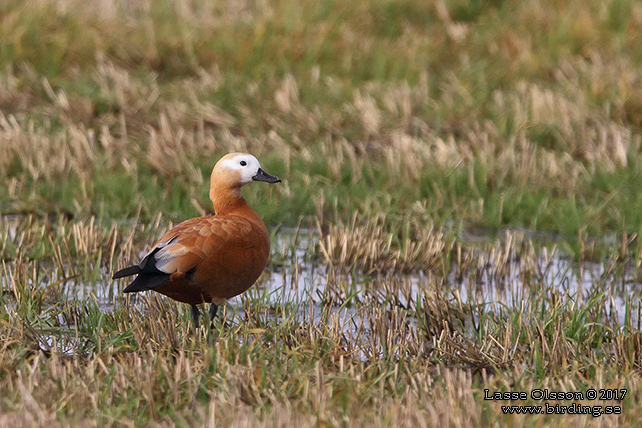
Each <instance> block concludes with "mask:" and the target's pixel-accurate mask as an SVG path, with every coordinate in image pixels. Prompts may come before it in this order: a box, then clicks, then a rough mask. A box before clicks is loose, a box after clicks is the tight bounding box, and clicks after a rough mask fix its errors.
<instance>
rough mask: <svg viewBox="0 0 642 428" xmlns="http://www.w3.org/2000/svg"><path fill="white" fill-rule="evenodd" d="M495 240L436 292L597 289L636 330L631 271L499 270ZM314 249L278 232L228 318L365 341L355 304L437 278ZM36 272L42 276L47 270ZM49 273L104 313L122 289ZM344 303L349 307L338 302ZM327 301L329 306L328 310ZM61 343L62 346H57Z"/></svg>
mask: <svg viewBox="0 0 642 428" xmlns="http://www.w3.org/2000/svg"><path fill="white" fill-rule="evenodd" d="M498 242H499V238H498V237H493V238H492V240H486V241H483V240H481V239H480V238H479V237H475V239H474V240H472V241H471V242H467V243H466V245H470V246H473V247H475V248H476V250H475V256H474V259H475V260H474V263H476V264H475V266H476V267H475V268H468V271H465V272H462V271H459V270H458V268H457V266H453V268H452V269H451V272H450V273H449V275H448V276H447V277H446V279H445V280H441V279H440V281H441V282H442V284H443V290H442V292H443V293H444V294H445V295H446V296H457V297H458V298H459V299H460V300H461V301H462V302H463V303H464V304H467V303H470V304H476V305H483V308H484V310H487V311H501V310H502V308H505V307H506V306H508V307H511V308H519V307H520V306H521V305H522V304H523V303H524V304H528V301H529V298H530V296H532V295H533V292H534V291H539V292H544V293H549V294H548V295H550V294H551V293H557V297H559V298H561V299H569V300H570V301H574V302H578V303H579V302H581V301H582V300H584V299H587V298H588V297H589V296H590V295H592V294H593V293H594V292H595V291H596V290H598V291H602V292H604V293H605V297H606V298H607V299H608V301H609V304H607V305H605V309H606V311H607V315H608V316H609V317H613V318H615V319H617V320H618V321H619V323H620V325H624V324H625V312H626V311H625V308H626V305H627V302H629V304H630V305H631V306H632V310H631V316H632V320H631V321H632V325H633V326H634V327H638V324H639V323H640V321H641V320H640V310H639V306H640V300H641V298H642V285H641V284H639V283H637V282H635V280H634V278H633V277H632V276H631V273H630V272H629V273H625V274H624V275H619V279H615V278H616V277H615V276H614V275H612V274H610V273H609V272H607V271H606V270H605V264H603V263H587V262H583V263H578V262H574V261H572V260H570V259H568V258H566V257H564V256H563V255H561V254H559V253H557V254H554V255H553V256H551V255H550V254H547V252H546V251H545V250H543V251H541V252H540V253H538V254H537V255H535V256H530V257H521V256H520V255H518V254H512V253H510V252H509V253H508V254H507V255H506V261H505V262H504V263H503V264H502V266H501V268H498V267H497V266H495V265H493V263H492V260H496V257H497V254H493V251H494V250H493V249H494V248H495V246H496V245H495V244H496V243H498ZM317 244H318V236H317V234H316V233H315V232H314V231H312V230H299V231H298V232H297V231H295V230H288V229H282V230H280V231H279V233H278V234H277V235H276V236H275V237H274V238H273V241H272V261H271V263H270V270H269V271H266V272H265V273H264V274H263V276H262V277H261V279H260V280H259V282H258V283H257V285H255V286H254V287H252V288H251V289H250V290H248V292H246V293H245V295H243V296H239V297H236V298H233V299H231V300H230V301H229V302H228V305H229V306H230V309H232V311H228V312H232V313H236V314H237V316H239V317H243V316H244V315H245V313H244V310H243V302H244V299H250V301H251V302H252V301H253V302H258V303H259V304H260V305H262V306H263V307H268V308H269V307H272V308H274V307H279V306H283V305H291V306H292V307H299V308H300V310H299V311H295V312H296V313H295V314H294V316H295V317H297V319H300V320H301V322H306V321H307V322H312V323H319V322H324V320H325V319H326V318H325V317H326V316H327V315H328V313H327V311H328V309H329V311H330V316H329V318H328V319H329V320H330V321H329V322H338V323H339V325H341V326H342V327H341V328H342V329H344V330H345V332H346V333H347V334H348V337H352V338H356V337H359V336H360V335H363V334H364V332H366V335H367V331H368V329H369V325H368V323H369V321H368V317H365V316H360V314H359V313H358V311H359V310H360V309H359V308H360V305H359V304H357V303H364V302H375V303H376V302H379V303H382V304H381V305H380V307H381V310H388V311H390V310H391V309H394V308H395V307H398V308H404V307H409V306H412V305H413V304H414V302H417V301H418V300H420V299H422V298H424V296H429V295H430V293H428V292H429V291H430V290H431V287H432V290H433V291H434V287H435V281H436V277H435V276H434V275H433V273H431V272H416V273H412V274H403V275H402V274H399V275H395V276H387V277H386V276H382V277H372V276H364V275H358V274H349V275H348V274H340V273H337V272H335V271H332V270H331V269H328V268H327V267H326V266H325V264H324V263H323V259H322V258H321V257H320V256H317V255H318V254H319V251H318V248H317V246H318V245H317ZM498 248H501V245H500V246H499V247H498ZM607 266H608V264H607ZM1 268H2V265H0V269H1ZM41 268H42V269H44V270H46V267H45V268H43V267H42V266H41ZM9 269H11V263H10V262H8V263H6V264H5V272H4V274H3V275H0V285H1V286H2V289H3V290H4V291H5V292H6V291H7V290H11V286H10V284H9V283H8V281H9V279H8V278H9V276H8V275H7V272H6V271H8V270H9ZM50 269H51V272H52V273H51V275H50V276H49V277H45V276H42V275H41V284H43V286H47V285H51V284H54V286H55V287H57V288H58V293H59V296H61V298H63V299H66V300H67V301H70V302H71V301H76V302H78V301H79V302H83V301H87V300H89V301H94V302H96V303H97V304H98V305H99V307H100V308H101V309H102V310H104V311H112V310H114V308H115V307H117V306H118V305H120V304H122V303H121V302H122V299H123V296H122V290H121V288H122V286H123V284H122V282H117V281H112V280H111V279H108V278H110V276H111V272H107V268H102V269H101V272H100V275H99V278H98V280H96V281H86V280H83V279H81V278H73V279H68V280H64V281H63V280H62V278H58V277H56V273H55V272H56V270H57V267H56V266H54V265H51V266H50ZM346 299H350V300H351V302H348V303H349V304H344V303H345V301H346ZM9 300H11V299H5V304H6V305H9V303H8V301H9ZM328 302H332V303H331V305H330V307H329V306H328ZM361 308H362V306H361ZM324 309H325V312H324ZM9 310H11V309H9ZM333 320H334V321H333ZM405 322H406V323H407V325H408V326H410V328H411V329H414V326H415V325H416V320H414V319H412V318H409V317H408V318H405ZM62 325H64V324H62ZM63 336H64V337H65V339H64V341H63ZM67 336H68V335H67V334H63V332H59V334H49V333H44V334H43V340H44V344H45V345H47V346H52V345H53V344H54V343H59V345H58V349H61V350H62V351H64V352H71V351H70V350H73V348H74V347H73V338H69V337H67ZM355 340H357V339H355ZM364 340H367V338H366V339H364ZM56 341H58V342H56ZM61 342H64V344H63V345H62V348H61V345H60V343H61ZM70 343H71V344H70Z"/></svg>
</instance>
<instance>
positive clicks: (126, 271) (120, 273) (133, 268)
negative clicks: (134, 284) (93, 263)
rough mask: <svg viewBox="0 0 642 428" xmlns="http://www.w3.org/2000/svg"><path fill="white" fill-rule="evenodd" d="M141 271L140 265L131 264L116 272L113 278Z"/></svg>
mask: <svg viewBox="0 0 642 428" xmlns="http://www.w3.org/2000/svg"><path fill="white" fill-rule="evenodd" d="M140 271H141V268H140V266H138V265H134V266H129V267H126V268H125V269H121V270H119V271H118V272H116V273H115V274H114V275H113V276H112V277H111V279H118V278H124V277H126V276H132V275H136V274H137V273H140Z"/></svg>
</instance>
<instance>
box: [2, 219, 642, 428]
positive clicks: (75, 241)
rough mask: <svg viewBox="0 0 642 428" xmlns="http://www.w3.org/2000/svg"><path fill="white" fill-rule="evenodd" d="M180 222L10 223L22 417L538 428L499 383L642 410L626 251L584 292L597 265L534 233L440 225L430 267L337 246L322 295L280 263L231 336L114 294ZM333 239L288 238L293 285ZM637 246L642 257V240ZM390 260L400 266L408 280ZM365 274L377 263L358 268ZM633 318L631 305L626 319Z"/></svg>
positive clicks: (633, 414)
mask: <svg viewBox="0 0 642 428" xmlns="http://www.w3.org/2000/svg"><path fill="white" fill-rule="evenodd" d="M385 224H386V223H385V222H383V220H381V219H379V220H374V223H372V224H367V223H364V224H363V225H362V226H356V225H354V224H353V226H351V227H352V229H351V230H358V229H360V228H363V230H364V231H367V232H368V233H369V236H368V238H369V239H370V241H371V242H372V243H373V244H372V245H377V244H376V243H377V242H381V240H382V237H383V236H384V235H383V234H384V232H383V231H382V229H381V228H382V226H383V225H385ZM163 229H164V226H163V225H161V224H159V223H158V222H156V223H151V224H149V225H144V224H140V223H137V222H132V223H129V224H118V225H116V224H114V223H111V224H102V223H101V222H97V221H96V220H95V219H89V220H86V221H79V220H66V221H65V220H57V221H56V222H54V223H52V222H51V221H50V220H48V219H47V218H43V219H39V218H36V217H15V218H7V217H5V218H3V219H2V228H0V230H1V231H2V232H1V233H2V242H5V243H6V244H5V246H4V248H3V250H2V251H3V259H4V260H5V261H4V262H3V264H2V267H0V278H2V279H0V282H2V284H3V298H2V301H3V305H2V311H1V312H0V320H1V322H0V335H1V336H2V337H3V340H2V342H3V343H4V345H3V347H2V349H1V350H0V362H1V367H2V370H0V384H2V388H3V391H5V392H4V395H3V397H4V398H3V402H2V406H3V409H4V410H3V414H4V416H3V418H4V419H3V423H6V424H12V423H27V424H33V425H43V424H50V423H54V424H56V423H62V424H64V425H69V424H71V425H82V424H86V423H92V424H107V425H120V424H126V425H129V424H136V425H138V424H141V423H148V422H151V421H155V422H156V423H161V424H166V423H167V424H178V425H183V424H190V425H192V424H210V425H221V424H225V425H233V426H247V425H259V426H272V425H274V424H286V425H287V424H290V423H300V424H303V425H305V426H312V425H318V424H322V425H332V426H334V425H342V424H345V423H348V424H351V425H352V424H356V425H381V424H388V423H389V422H391V421H392V422H394V423H395V424H399V425H401V426H411V425H412V426H414V425H415V424H420V425H426V426H436V425H442V424H444V423H447V424H449V425H452V426H469V425H470V424H471V423H472V424H477V425H486V424H489V423H490V424H493V423H497V424H504V423H509V424H510V423H521V422H520V421H525V419H522V417H518V416H505V415H503V413H502V412H501V409H500V407H499V403H492V402H487V401H484V400H483V398H482V397H483V390H484V389H489V388H490V389H491V390H507V389H508V390H520V391H521V390H525V391H530V390H532V389H535V388H540V389H543V388H549V389H550V390H563V391H575V390H582V391H584V390H586V389H588V388H598V389H599V388H627V389H628V391H629V394H630V395H629V396H628V397H627V399H625V400H624V401H623V402H621V403H617V402H602V401H584V402H582V404H583V405H620V404H621V405H623V406H624V407H623V408H624V413H623V415H621V416H619V417H613V416H602V417H601V419H599V421H600V423H616V422H617V423H621V424H624V425H626V424H627V423H630V422H631V421H633V420H636V418H637V417H638V410H637V408H636V406H635V405H634V404H633V403H634V400H635V398H634V397H635V396H637V394H639V393H640V386H639V376H638V374H637V373H638V372H639V370H640V369H641V367H640V365H639V361H640V353H641V352H642V348H641V346H642V342H640V334H639V331H638V330H637V328H638V327H636V325H635V323H637V322H638V321H636V320H638V319H639V313H637V318H636V309H635V307H634V306H632V304H633V303H632V302H631V301H627V303H625V305H624V306H618V307H617V308H616V307H614V306H613V303H612V302H613V301H614V299H620V298H621V297H622V294H621V293H622V291H621V284H622V280H623V278H624V277H628V276H629V275H632V274H634V272H630V271H629V270H628V269H624V270H623V268H622V267H618V266H617V264H614V263H615V262H617V260H605V261H604V267H603V271H604V272H605V274H604V275H603V276H602V277H601V278H602V279H599V280H597V281H598V282H597V283H596V284H597V285H595V286H591V288H590V289H587V290H584V292H576V291H573V289H572V288H568V286H567V288H566V289H565V288H564V281H568V280H569V279H566V280H565V279H564V278H572V277H573V275H580V276H582V273H581V270H582V269H589V268H591V266H593V265H592V264H590V263H589V264H586V263H585V262H583V261H580V262H579V263H578V265H577V266H578V269H579V271H577V272H575V269H573V271H566V272H563V271H556V269H559V268H556V267H551V266H553V264H554V263H555V262H558V261H559V260H563V259H560V258H559V256H556V255H555V250H553V251H552V252H551V251H549V250H548V249H547V248H546V247H544V248H541V247H539V246H538V244H537V243H536V242H534V241H532V240H530V239H528V238H527V237H524V236H523V235H520V234H508V235H507V236H506V237H505V238H504V239H497V240H493V241H490V242H480V243H478V244H475V243H466V242H461V241H460V242H457V243H450V244H444V242H450V241H449V240H447V241H444V240H443V239H444V238H443V235H442V234H441V232H438V231H435V230H433V231H431V233H430V234H428V235H427V237H426V238H424V239H425V240H417V241H412V242H414V245H428V243H431V242H432V243H433V244H431V245H433V248H436V249H438V250H439V251H437V252H436V253H435V254H434V255H433V256H432V257H431V259H430V260H431V261H430V262H426V261H425V260H423V259H417V258H416V257H414V256H412V254H413V253H412V252H411V253H407V252H406V253H403V252H400V251H399V250H398V249H395V246H396V245H400V244H401V245H403V243H404V242H405V241H403V240H401V241H398V240H396V239H395V241H394V242H396V244H394V245H391V244H389V247H387V248H388V250H387V251H383V252H382V253H383V254H384V255H385V257H381V258H379V259H371V258H368V257H367V254H368V253H367V251H364V252H357V253H348V252H346V253H341V252H335V253H329V252H326V254H327V256H328V257H329V258H328V259H327V264H326V263H322V264H321V266H320V267H321V268H322V269H324V270H325V272H326V273H325V274H324V275H323V278H324V279H325V281H326V282H327V284H326V285H325V286H323V288H322V293H323V294H322V295H321V296H317V295H316V294H315V293H316V292H315V291H314V290H313V289H305V288H304V289H302V290H300V292H298V293H297V294H296V296H297V297H296V298H295V299H294V300H290V298H286V297H279V296H280V295H281V293H282V292H283V293H284V294H283V296H285V295H286V294H285V291H287V290H285V289H284V290H280V289H271V288H270V287H273V286H274V285H271V284H273V282H271V281H272V279H271V278H272V275H276V277H278V276H279V275H280V273H278V272H275V273H269V274H267V275H266V276H264V277H263V278H262V279H261V280H260V281H259V284H258V285H257V287H256V288H255V290H254V291H252V292H250V293H249V294H248V295H247V296H245V297H243V298H242V299H241V306H238V305H232V306H226V307H225V308H224V311H223V315H222V316H223V317H222V320H223V321H222V322H221V323H220V324H217V325H216V327H215V328H214V330H212V331H201V332H199V333H198V334H196V335H194V333H193V332H192V330H191V325H190V323H189V313H188V310H187V309H186V308H185V307H183V305H180V304H177V303H174V302H171V301H169V300H167V299H165V298H159V297H158V296H155V295H152V296H148V297H147V296H138V297H137V298H135V299H130V298H128V297H127V298H126V297H124V296H123V295H122V294H121V289H122V287H123V286H124V283H120V282H117V283H116V284H115V285H116V286H115V287H113V286H112V282H111V281H109V280H108V278H109V275H110V273H111V272H112V271H113V270H114V269H118V268H119V267H120V266H121V265H122V263H123V261H124V260H131V259H135V258H136V256H137V254H140V253H141V252H142V251H145V250H146V243H147V242H148V241H149V236H150V235H157V234H159V233H161V231H162V230H163ZM377 230H378V231H379V232H378V233H379V235H377V234H375V233H373V231H377ZM333 233H335V234H336V233H337V232H336V230H335V231H334V232H328V235H322V236H321V237H319V242H318V244H314V243H311V244H309V245H307V246H306V247H305V248H306V249H305V250H304V251H305V252H304V253H301V251H302V250H296V251H295V250H294V247H293V245H294V243H295V241H296V240H297V238H296V236H298V235H299V232H298V231H296V232H295V233H294V237H293V238H292V239H293V240H292V242H290V241H289V238H286V239H285V240H284V241H282V242H283V244H281V245H282V247H281V252H277V253H275V254H274V255H273V258H274V264H275V265H280V266H283V268H285V269H290V270H287V271H285V272H284V275H285V276H284V278H286V279H285V280H284V281H283V284H284V285H283V287H297V281H298V280H297V279H296V278H295V276H296V275H304V272H305V271H306V270H308V269H310V264H309V263H310V261H311V260H314V258H315V257H317V251H318V250H317V249H316V248H317V245H318V246H319V247H321V248H323V247H324V246H325V247H326V248H328V247H327V246H328V245H329V244H328V242H334V241H332V240H333V239H335V240H337V241H340V239H339V238H338V236H345V235H334V234H333ZM342 233H344V234H345V233H347V232H346V231H343V232H342ZM47 237H49V238H47ZM428 237H430V238H428ZM370 241H368V242H370ZM435 242H437V243H439V242H441V243H442V244H441V246H440V245H436V244H435ZM444 245H448V246H449V248H450V250H449V252H450V253H452V254H448V252H444ZM622 245H625V243H623V244H622ZM626 245H627V246H626V251H629V252H630V253H631V254H633V253H636V252H638V248H637V247H635V245H633V246H631V243H626ZM367 247H368V246H366V248H367ZM276 251H279V250H278V249H277V250H276ZM351 251H356V249H354V248H353V249H352V250H351ZM619 252H622V249H620V251H619ZM331 254H333V255H332V256H331V257H330V255H331ZM360 260H362V261H363V262H359V261H360ZM365 262H367V263H368V264H364V263H365ZM425 263H432V264H433V265H434V264H435V263H441V264H442V265H443V266H444V267H443V268H442V269H443V270H442V271H441V273H440V274H439V276H437V275H435V274H433V273H432V272H435V270H434V269H426V271H425V273H423V274H421V275H419V276H416V274H413V275H410V276H408V275H403V274H399V273H395V272H399V271H403V270H411V268H413V269H425V268H426V266H431V265H426V264H425ZM288 266H290V267H289V268H288ZM375 266H380V267H381V266H389V267H390V268H389V269H388V275H381V274H382V272H384V270H383V269H376V268H374V267H375ZM283 268H282V269H283ZM346 268H351V270H355V269H356V270H360V271H363V272H364V273H367V272H370V273H369V274H367V275H365V276H364V275H363V274H360V275H359V276H357V277H355V276H352V275H351V274H345V273H344V272H345V270H346ZM366 268H367V269H366ZM593 268H595V267H593ZM364 269H365V270H364ZM437 271H439V270H437ZM287 272H290V273H287ZM296 272H298V273H296ZM290 281H293V282H292V283H290ZM570 281H573V279H570ZM303 284H304V287H307V285H306V283H305V282H303ZM516 284H520V285H519V287H520V288H518V289H516ZM266 287H267V288H266ZM502 290H504V291H502ZM505 290H516V291H513V292H514V293H516V294H511V293H510V292H507V291H505ZM564 290H566V291H564ZM504 293H506V294H504ZM462 296H468V297H462ZM490 296H495V297H492V298H491V297H490ZM319 297H320V300H319ZM614 310H617V311H625V312H626V314H627V315H625V318H624V319H625V321H624V323H623V324H622V323H621V321H620V319H622V318H620V317H618V316H616V313H615V312H614ZM620 315H621V314H620ZM569 367H570V368H571V369H570V371H569ZM549 403H550V404H555V403H554V402H549ZM503 404H513V405H514V404H524V403H515V402H513V403H503ZM526 404H529V405H531V404H532V405H542V404H543V403H541V402H537V401H535V400H532V399H531V400H529V401H527V402H526ZM566 404H570V403H566ZM540 420H541V423H558V422H559V421H563V422H568V423H578V422H580V423H585V422H586V421H588V420H589V419H587V417H586V416H573V415H565V416H559V415H557V416H550V415H549V416H544V415H541V416H540ZM383 421H385V422H383ZM392 422H391V423H392Z"/></svg>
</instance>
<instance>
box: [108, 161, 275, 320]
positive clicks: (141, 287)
mask: <svg viewBox="0 0 642 428" xmlns="http://www.w3.org/2000/svg"><path fill="white" fill-rule="evenodd" d="M255 181H262V182H265V183H280V182H281V179H280V178H278V177H275V176H273V175H270V174H268V173H266V172H265V171H264V170H263V169H262V168H261V164H260V163H259V161H258V160H257V158H256V157H254V156H253V155H251V154H248V153H229V154H227V155H225V156H223V157H222V158H221V159H220V160H219V161H218V162H217V163H216V165H215V166H214V169H213V170H212V175H211V178H210V192H209V197H210V199H211V201H212V204H213V206H214V215H211V216H203V217H196V218H192V219H189V220H185V221H183V222H182V223H179V224H178V225H176V226H175V227H173V228H172V229H170V230H169V231H168V232H166V233H165V234H164V235H163V236H161V237H160V239H159V240H158V241H157V242H156V243H155V244H154V245H153V247H152V249H151V251H149V252H148V253H147V254H146V255H145V256H144V257H143V258H142V260H141V261H140V263H138V264H136V265H133V266H129V267H126V268H124V269H121V270H119V271H118V272H116V273H114V274H113V276H112V279H118V278H124V277H129V276H133V275H136V277H135V278H134V280H133V281H131V282H130V283H129V285H127V287H125V289H124V290H123V292H124V293H137V292H141V291H148V290H153V291H155V292H158V293H161V294H164V295H165V296H168V297H170V298H172V299H174V300H177V301H179V302H183V303H187V304H188V305H190V306H191V315H192V320H193V321H194V326H195V328H198V326H199V317H200V311H199V308H198V305H201V304H204V303H209V304H210V309H209V318H210V322H212V323H213V322H214V319H215V318H216V314H217V311H218V307H219V305H221V304H223V303H224V302H225V301H227V300H228V299H230V298H232V297H235V296H238V295H239V294H241V293H243V292H245V291H246V290H247V289H249V288H250V287H251V286H252V285H253V284H254V283H255V282H256V280H257V279H258V278H259V276H260V275H261V273H262V272H263V270H264V269H265V267H266V266H267V263H268V259H269V256H270V234H269V233H268V230H267V228H266V226H265V223H264V222H263V220H262V219H261V217H260V216H259V215H258V214H257V213H256V211H254V209H253V208H252V207H251V206H250V204H249V203H248V202H247V201H246V200H245V199H244V198H243V196H242V195H241V188H242V187H243V186H245V185H246V184H249V183H252V182H255Z"/></svg>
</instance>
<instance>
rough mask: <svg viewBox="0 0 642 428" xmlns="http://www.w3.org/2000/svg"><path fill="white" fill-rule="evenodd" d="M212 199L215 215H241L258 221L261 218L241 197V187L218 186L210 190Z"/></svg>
mask: <svg viewBox="0 0 642 428" xmlns="http://www.w3.org/2000/svg"><path fill="white" fill-rule="evenodd" d="M210 199H211V200H212V204H213V205H214V213H215V215H231V214H235V215H240V216H242V217H245V218H248V219H252V220H255V221H256V220H258V221H259V222H260V223H263V220H261V217H259V215H258V214H257V213H256V211H254V209H252V207H251V206H250V204H248V203H247V201H246V200H245V199H244V198H243V196H242V195H241V188H240V187H228V186H216V185H212V186H211V188H210Z"/></svg>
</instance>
